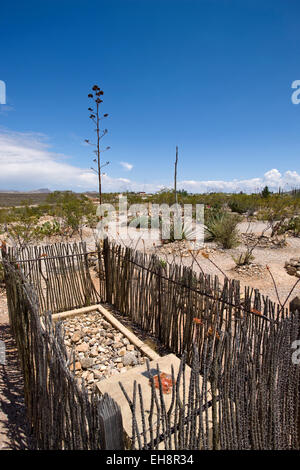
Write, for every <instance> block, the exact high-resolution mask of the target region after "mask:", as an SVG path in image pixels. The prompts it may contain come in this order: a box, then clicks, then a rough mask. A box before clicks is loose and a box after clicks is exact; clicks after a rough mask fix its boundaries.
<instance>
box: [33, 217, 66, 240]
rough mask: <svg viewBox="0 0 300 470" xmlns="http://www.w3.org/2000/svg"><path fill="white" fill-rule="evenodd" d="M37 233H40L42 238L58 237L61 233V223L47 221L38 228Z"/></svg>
mask: <svg viewBox="0 0 300 470" xmlns="http://www.w3.org/2000/svg"><path fill="white" fill-rule="evenodd" d="M36 229H37V231H38V232H39V233H40V237H41V238H44V237H51V236H53V235H57V234H59V233H60V231H61V226H60V223H59V222H58V221H57V220H54V221H53V222H50V221H47V222H44V223H43V224H42V225H40V226H38V227H37V228H36Z"/></svg>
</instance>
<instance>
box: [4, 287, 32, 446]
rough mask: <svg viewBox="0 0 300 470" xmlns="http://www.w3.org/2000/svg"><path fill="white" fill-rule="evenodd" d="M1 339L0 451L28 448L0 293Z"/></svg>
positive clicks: (17, 376)
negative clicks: (3, 350)
mask: <svg viewBox="0 0 300 470" xmlns="http://www.w3.org/2000/svg"><path fill="white" fill-rule="evenodd" d="M0 339H1V340H2V341H5V344H6V360H7V365H6V366H1V365H0V450H24V449H29V448H31V441H30V439H29V429H28V425H27V420H26V414H25V405H24V396H23V378H22V374H21V371H20V366H19V363H18V355H17V350H16V345H15V342H14V339H13V337H12V335H11V331H10V326H9V323H8V314H7V303H6V295H5V292H3V290H2V291H1V293H0Z"/></svg>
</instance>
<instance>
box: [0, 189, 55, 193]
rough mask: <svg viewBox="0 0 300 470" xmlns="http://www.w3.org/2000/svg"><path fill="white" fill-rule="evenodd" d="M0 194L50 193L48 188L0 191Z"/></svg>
mask: <svg viewBox="0 0 300 470" xmlns="http://www.w3.org/2000/svg"><path fill="white" fill-rule="evenodd" d="M0 193H22V194H33V193H47V194H48V193H52V191H50V189H48V188H40V189H32V190H31V191H16V190H14V189H0Z"/></svg>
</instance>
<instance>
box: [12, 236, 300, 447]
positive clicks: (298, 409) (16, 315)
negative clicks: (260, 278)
mask: <svg viewBox="0 0 300 470" xmlns="http://www.w3.org/2000/svg"><path fill="white" fill-rule="evenodd" d="M35 256H36V257H35ZM91 256H93V264H94V266H95V264H96V267H97V270H98V276H99V277H98V278H97V279H98V285H97V284H96V283H95V281H94V280H93V279H92V275H91V267H90V257H91ZM6 257H7V262H6V285H7V296H8V301H9V312H10V320H11V324H12V327H13V331H14V334H15V337H16V339H17V344H18V348H19V352H20V357H21V361H22V369H23V373H24V377H25V384H26V386H25V389H26V390H25V391H26V403H27V407H28V410H29V417H30V422H31V423H32V426H33V429H34V432H35V435H36V438H37V441H38V446H39V448H46V449H50V448H65V449H79V448H84V449H86V448H89V449H95V448H114V447H112V446H114V445H115V446H116V447H115V448H117V447H119V448H122V446H124V444H123V441H122V436H121V434H120V432H118V429H119V430H120V429H121V418H120V414H119V410H118V407H117V405H116V404H115V403H114V402H112V401H109V400H111V399H109V397H104V398H102V399H100V398H99V397H96V396H92V397H88V395H87V393H86V390H85V389H84V387H81V388H80V387H79V386H78V384H77V383H76V381H75V379H74V376H73V374H72V373H71V372H70V370H69V364H70V358H68V357H67V355H66V351H65V348H64V345H63V339H62V331H61V329H60V327H59V326H57V327H56V328H54V327H53V326H52V323H51V317H50V316H49V314H47V313H46V312H47V309H49V310H52V312H53V313H54V312H57V311H64V310H68V309H73V308H76V307H82V306H85V305H93V304H95V303H98V302H99V301H105V302H108V303H109V304H111V305H113V306H114V307H115V308H116V309H118V311H119V312H120V313H121V315H124V316H126V317H128V318H130V319H131V320H132V322H133V323H135V324H136V325H139V326H140V328H141V329H142V330H143V331H146V332H149V333H151V334H152V335H154V336H155V337H156V338H157V339H158V340H159V341H160V342H161V343H162V344H163V345H164V346H165V347H166V348H167V349H169V350H170V351H172V352H174V353H175V354H177V355H178V356H180V357H182V363H181V367H180V370H179V375H178V376H177V377H174V376H173V386H172V391H171V393H172V403H171V406H170V408H169V409H168V408H167V407H166V405H165V400H164V395H163V393H162V384H161V383H160V384H159V389H156V388H155V387H154V386H153V380H152V379H151V376H150V381H151V384H152V385H151V387H152V388H151V410H150V413H147V414H146V413H145V411H146V410H144V399H143V393H142V390H141V389H140V388H139V387H138V385H137V384H136V383H133V389H132V394H131V396H130V395H129V394H128V392H127V393H125V396H126V398H127V400H128V403H129V405H130V409H131V411H132V429H133V437H132V448H135V449H158V448H164V449H176V450H181V449H299V448H300V387H299V385H300V368H299V364H297V363H295V361H292V354H293V349H292V345H293V344H295V341H296V340H298V339H299V332H300V317H299V312H294V313H293V314H292V315H291V314H290V312H289V311H288V309H287V308H282V307H281V306H280V305H277V304H275V303H273V302H271V301H270V300H269V299H268V298H265V297H264V296H262V295H261V294H260V293H259V291H258V290H256V289H250V288H245V289H244V290H243V291H241V288H240V284H239V283H238V282H236V281H233V280H229V279H225V281H224V282H223V283H222V284H221V283H220V281H219V279H218V277H216V276H215V277H212V276H208V275H205V274H204V273H200V274H198V273H195V272H194V271H193V270H192V269H191V268H188V267H185V266H181V265H178V264H174V263H170V264H168V263H165V262H162V260H160V259H159V258H158V257H157V256H154V255H151V256H148V255H146V254H145V253H141V252H138V251H135V250H133V249H131V248H125V247H122V246H119V245H116V244H114V243H111V242H109V241H108V240H105V241H104V244H103V246H102V247H101V248H100V247H99V248H98V249H97V250H96V252H94V253H90V254H89V253H87V250H86V247H85V245H82V244H80V245H72V246H69V245H56V246H55V247H40V248H37V247H32V248H28V249H27V251H24V252H23V253H20V252H19V253H17V252H16V251H15V250H8V253H6ZM85 282H86V283H87V286H85ZM32 286H33V287H32ZM41 314H42V316H40V315H41ZM24 338H25V339H24ZM185 364H187V365H189V366H191V376H190V379H189V381H187V380H186V379H185ZM182 381H185V384H186V386H184V387H183V390H184V393H186V394H185V395H184V396H182V394H180V392H179V390H180V382H181V383H182ZM63 397H64V398H63ZM105 400H106V401H105ZM46 408H47V409H46ZM45 409H46V411H45ZM104 410H105V411H104ZM105 413H106V414H105ZM138 414H139V416H137V415H138ZM105 423H107V426H108V427H110V429H111V433H109V434H108V433H107V432H105ZM112 423H113V424H112ZM49 430H50V431H49ZM114 435H115V436H116V440H115V438H114ZM116 442H117V444H116Z"/></svg>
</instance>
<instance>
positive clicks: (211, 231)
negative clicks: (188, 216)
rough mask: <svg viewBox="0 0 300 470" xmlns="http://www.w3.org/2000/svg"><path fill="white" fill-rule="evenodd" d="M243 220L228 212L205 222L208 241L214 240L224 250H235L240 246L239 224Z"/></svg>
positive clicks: (218, 214)
mask: <svg viewBox="0 0 300 470" xmlns="http://www.w3.org/2000/svg"><path fill="white" fill-rule="evenodd" d="M240 220H241V218H240V217H239V216H238V215H233V214H229V213H227V212H223V213H217V214H216V215H215V216H211V217H209V218H207V219H206V220H205V234H206V240H214V241H216V242H217V243H219V244H220V245H221V246H222V248H225V249H228V248H234V247H235V246H237V245H238V244H239V231H238V229H237V224H238V223H239V222H240Z"/></svg>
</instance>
